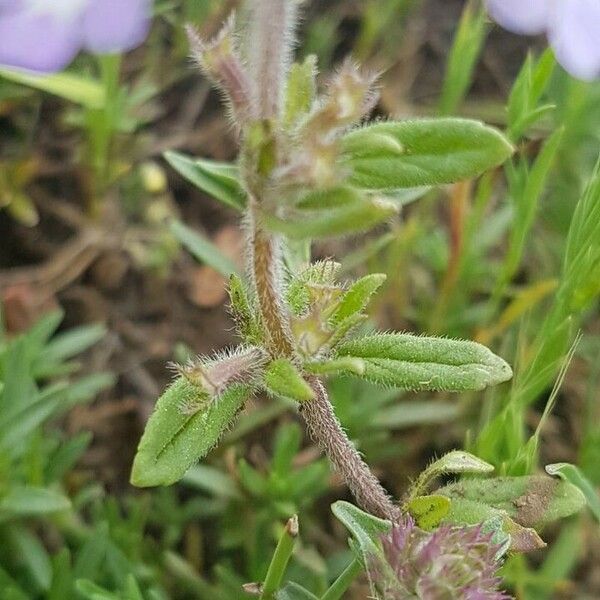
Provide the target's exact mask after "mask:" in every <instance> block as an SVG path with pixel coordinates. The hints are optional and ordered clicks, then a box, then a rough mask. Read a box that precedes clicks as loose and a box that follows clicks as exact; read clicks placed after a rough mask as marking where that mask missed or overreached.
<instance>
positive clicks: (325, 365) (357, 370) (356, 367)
mask: <svg viewBox="0 0 600 600" xmlns="http://www.w3.org/2000/svg"><path fill="white" fill-rule="evenodd" d="M304 368H305V369H306V370H307V371H308V372H309V373H313V374H314V375H331V374H334V373H354V374H355V375H362V374H363V373H364V372H365V363H364V362H363V361H362V360H361V359H360V358H353V357H351V356H342V357H341V358H334V359H331V360H313V361H308V362H306V363H305V364H304Z"/></svg>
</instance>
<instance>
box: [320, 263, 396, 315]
mask: <svg viewBox="0 0 600 600" xmlns="http://www.w3.org/2000/svg"><path fill="white" fill-rule="evenodd" d="M385 280H386V276H385V275H384V274H383V273H373V274H371V275H367V276H366V277H361V278H360V279H359V280H358V281H355V282H354V283H353V284H352V286H351V287H350V289H349V290H348V291H347V292H346V293H345V294H344V295H343V296H342V298H341V300H340V302H339V305H338V307H337V309H336V310H335V312H334V313H333V315H332V316H331V322H332V324H334V325H335V324H337V323H340V322H341V321H343V320H344V319H346V318H348V317H351V316H352V315H355V314H356V313H360V312H361V311H362V310H363V309H364V308H365V307H366V306H367V304H368V303H369V301H370V300H371V296H372V295H373V294H374V293H375V292H376V291H377V290H378V289H379V288H380V287H381V286H382V285H383V282H384V281H385Z"/></svg>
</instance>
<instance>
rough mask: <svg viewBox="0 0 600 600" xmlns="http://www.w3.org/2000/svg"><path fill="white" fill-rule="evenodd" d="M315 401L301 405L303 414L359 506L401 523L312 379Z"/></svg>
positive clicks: (386, 494) (388, 497) (395, 507)
mask: <svg viewBox="0 0 600 600" xmlns="http://www.w3.org/2000/svg"><path fill="white" fill-rule="evenodd" d="M309 384H310V386H311V387H312V389H313V391H314V392H315V398H314V399H313V400H310V401H308V402H303V403H302V404H301V405H300V412H301V414H302V416H303V417H304V420H305V421H306V424H307V426H308V430H309V432H310V434H311V435H312V437H313V439H314V440H315V442H316V443H317V444H318V445H319V447H320V448H321V449H322V450H323V452H324V453H325V454H326V455H327V457H328V458H329V460H330V461H331V463H332V464H333V466H334V467H335V469H336V470H337V471H338V472H339V474H340V475H341V476H342V478H343V479H344V481H345V482H346V485H347V486H348V487H349V488H350V491H351V492H352V494H353V496H354V498H355V499H356V502H357V503H358V504H359V506H360V507H361V508H363V509H364V510H366V511H367V512H369V513H371V514H373V515H375V516H377V517H381V518H382V519H389V520H390V521H398V520H399V518H400V515H401V512H400V508H399V507H398V506H396V505H395V504H394V502H393V500H392V499H391V498H390V496H389V495H388V493H387V492H386V491H385V490H384V489H383V487H382V485H381V483H379V480H378V479H377V477H375V475H374V474H373V473H372V471H371V469H370V468H369V466H368V465H367V463H366V462H365V461H364V460H363V459H362V457H361V455H360V454H359V453H358V451H357V450H356V448H355V447H354V446H353V445H352V442H351V441H350V440H349V439H348V436H347V435H346V433H345V432H344V430H343V429H342V427H341V425H340V422H339V421H338V419H337V417H336V416H335V413H334V412H333V407H332V406H331V403H330V402H329V398H328V397H327V392H326V391H325V388H324V387H323V384H322V383H321V382H320V381H319V380H318V379H316V378H311V379H310V380H309Z"/></svg>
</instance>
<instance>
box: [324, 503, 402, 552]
mask: <svg viewBox="0 0 600 600" xmlns="http://www.w3.org/2000/svg"><path fill="white" fill-rule="evenodd" d="M331 510H332V511H333V514H334V515H335V516H336V517H337V518H338V520H339V521H341V522H342V523H343V524H344V525H345V526H346V528H347V529H348V530H349V531H350V533H352V536H353V537H354V539H355V540H356V541H357V543H358V545H359V547H360V549H361V550H362V552H363V553H364V554H366V555H369V554H375V555H382V554H383V553H382V551H381V542H380V538H381V536H383V535H385V534H386V533H389V532H390V530H391V528H392V524H391V523H390V521H386V520H384V519H379V518H378V517H374V516H373V515H370V514H368V513H366V512H364V511H362V510H360V508H358V507H356V506H354V504H350V503H349V502H345V501H344V500H338V501H337V502H335V503H333V504H332V505H331Z"/></svg>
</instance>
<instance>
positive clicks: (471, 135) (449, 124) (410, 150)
mask: <svg viewBox="0 0 600 600" xmlns="http://www.w3.org/2000/svg"><path fill="white" fill-rule="evenodd" d="M512 152H513V148H512V146H511V145H510V144H509V143H508V141H507V140H506V139H505V138H504V136H503V135H502V134H501V133H500V132H499V131H497V130H496V129H493V128H491V127H488V126H486V125H484V124H483V123H481V122H479V121H471V120H467V119H450V118H443V119H421V120H414V121H400V122H393V121H391V122H385V123H376V124H374V125H368V126H366V127H363V128H362V129H357V130H354V131H351V132H350V133H348V134H346V136H345V137H344V138H343V161H342V162H343V164H344V166H346V167H348V168H350V169H351V171H352V175H351V177H350V182H351V183H352V185H355V186H357V187H359V188H362V189H368V190H389V189H397V188H403V187H418V186H422V185H439V184H445V183H454V182H456V181H461V180H464V179H470V178H472V177H476V176H477V175H481V174H482V173H483V172H484V171H486V170H488V169H490V168H492V167H495V166H497V165H500V164H501V163H503V162H504V161H505V160H506V159H507V158H508V157H509V156H510V155H511V154H512Z"/></svg>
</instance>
